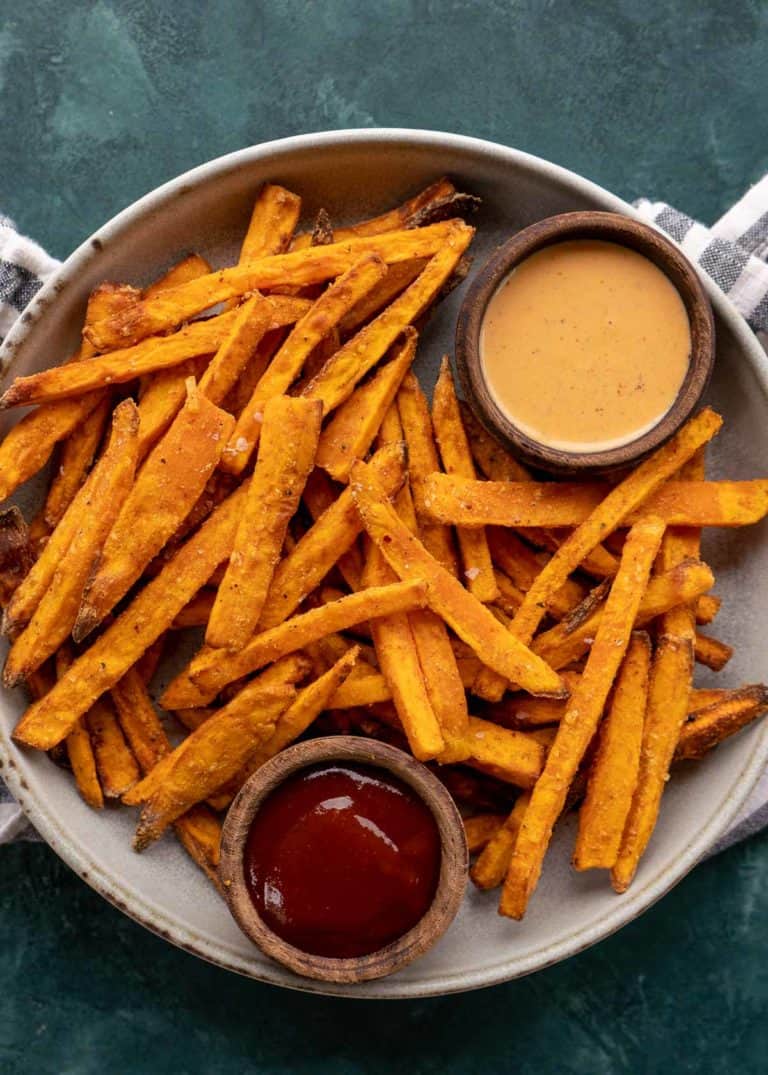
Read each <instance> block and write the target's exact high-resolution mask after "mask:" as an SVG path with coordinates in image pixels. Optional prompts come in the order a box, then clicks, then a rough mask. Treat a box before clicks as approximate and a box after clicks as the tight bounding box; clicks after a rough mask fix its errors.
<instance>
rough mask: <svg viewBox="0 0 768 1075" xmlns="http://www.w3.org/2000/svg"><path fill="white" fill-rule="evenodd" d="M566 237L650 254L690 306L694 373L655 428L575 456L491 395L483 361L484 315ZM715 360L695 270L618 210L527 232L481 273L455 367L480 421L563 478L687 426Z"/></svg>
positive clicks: (464, 313) (465, 310) (610, 463)
mask: <svg viewBox="0 0 768 1075" xmlns="http://www.w3.org/2000/svg"><path fill="white" fill-rule="evenodd" d="M566 239H602V240H604V241H606V242H613V243H619V244H621V245H623V246H627V247H630V248H631V249H633V250H636V251H637V252H638V253H639V254H643V255H645V257H647V258H648V259H649V260H650V261H652V262H653V263H654V264H655V265H656V266H657V267H658V268H659V269H661V270H662V272H664V273H665V274H666V276H667V277H668V278H669V279H670V280H671V282H672V283H673V284H674V286H675V287H676V288H677V291H678V293H679V294H680V297H681V298H682V300H683V303H684V305H685V309H686V312H687V314H688V320H689V323H690V330H691V356H690V362H689V366H688V372H687V373H686V375H685V379H684V381H683V383H682V386H681V388H680V391H679V393H678V395H677V398H676V399H675V401H674V403H673V404H672V406H671V407H670V409H669V411H667V413H666V414H665V415H664V417H663V418H662V419H661V420H660V421H659V422H658V424H657V425H655V426H654V427H653V428H652V429H650V430H648V431H647V432H646V433H644V434H642V435H641V436H639V437H637V439H635V440H633V441H630V442H629V443H628V444H622V445H620V446H619V447H614V448H608V449H605V450H603V451H593V452H575V451H564V450H563V449H559V448H553V447H550V446H549V445H546V444H543V443H541V442H539V441H537V440H534V439H533V438H531V437H530V436H528V435H527V434H526V433H523V432H522V431H521V430H520V429H518V428H517V426H515V424H514V423H513V422H512V421H511V420H510V419H509V418H508V416H507V415H506V414H505V413H504V412H503V411H502V410H501V408H500V407H499V405H498V404H497V403H496V401H495V400H494V398H493V396H492V395H491V393H490V391H489V389H488V386H487V384H486V381H485V377H484V374H483V369H482V363H481V359H480V333H481V329H482V323H483V318H484V316H485V311H486V308H487V306H488V303H489V302H490V300H491V298H492V297H493V295H494V294H495V292H496V290H497V288H498V287H499V286H500V284H501V283H502V282H503V281H504V279H505V278H506V277H507V275H508V274H509V273H510V271H511V270H512V269H514V268H515V266H516V265H518V264H519V263H520V262H521V261H523V260H524V259H525V258H527V257H529V256H530V255H531V254H534V253H536V251H537V250H541V249H542V248H543V247H545V246H551V245H552V244H554V243H558V242H563V241H564V240H566ZM714 358H715V326H714V320H713V317H712V309H711V307H710V304H709V300H708V299H707V296H706V294H705V292H704V289H703V287H702V285H701V283H700V281H699V278H698V276H697V275H696V271H695V270H694V269H693V267H692V266H691V264H690V262H689V261H688V259H687V258H686V257H685V256H684V255H683V254H682V253H681V252H680V250H679V249H678V248H677V247H676V246H674V245H673V244H672V243H671V242H670V241H669V240H667V239H665V238H664V236H663V235H661V234H659V232H657V231H655V230H654V229H653V228H651V227H649V226H648V225H647V224H641V223H640V222H639V221H637V220H633V219H631V218H630V217H625V216H621V215H620V214H618V213H600V212H583V213H561V214H560V215H558V216H552V217H547V219H546V220H540V221H539V222H538V223H536V224H532V225H531V226H530V227H528V228H525V229H524V230H523V231H521V232H518V233H517V235H515V236H513V237H512V238H511V239H510V240H509V242H506V243H504V245H503V246H501V247H499V249H498V250H497V251H496V253H495V254H493V255H492V256H491V258H490V259H489V260H488V261H487V262H486V264H485V265H484V266H483V267H482V268H481V269H480V271H479V272H478V273H477V274H476V276H475V278H474V280H473V282H472V284H471V286H470V287H469V290H468V291H467V294H466V298H465V299H464V302H463V304H462V307H461V310H460V312H459V317H458V321H457V324H456V364H457V366H458V371H459V377H460V380H461V383H462V387H463V389H464V394H465V396H466V398H467V401H468V403H469V404H470V406H471V408H472V410H473V411H474V413H475V415H476V416H477V418H478V420H479V421H480V422H481V423H482V424H483V425H484V426H485V428H486V429H487V430H488V431H489V433H492V434H493V435H494V436H495V437H496V438H497V439H498V440H500V441H501V442H502V444H504V445H505V446H506V447H507V448H508V449H509V450H510V451H512V452H513V453H514V454H515V455H517V456H518V457H520V458H521V459H522V460H523V461H524V462H526V463H528V464H530V465H531V466H533V467H537V468H539V469H541V470H545V471H549V472H550V473H552V474H557V475H561V476H563V477H569V476H570V477H579V476H580V475H588V474H592V475H595V474H603V473H606V474H607V473H611V472H612V471H618V470H622V469H624V468H626V467H629V466H631V465H633V464H635V463H638V462H640V460H642V459H643V458H645V456H647V455H649V454H650V453H651V452H653V451H655V449H656V448H659V447H660V446H661V445H662V444H664V442H665V441H667V440H669V438H670V437H671V436H672V435H673V434H674V433H675V432H676V431H677V430H678V429H679V428H680V426H681V425H682V424H683V423H684V422H685V421H686V419H688V418H689V417H690V416H691V414H692V413H693V411H694V410H695V409H696V407H697V406H698V404H699V402H700V400H701V397H702V395H703V393H704V391H705V389H706V387H707V384H708V382H709V378H710V374H711V372H712V367H713V364H714Z"/></svg>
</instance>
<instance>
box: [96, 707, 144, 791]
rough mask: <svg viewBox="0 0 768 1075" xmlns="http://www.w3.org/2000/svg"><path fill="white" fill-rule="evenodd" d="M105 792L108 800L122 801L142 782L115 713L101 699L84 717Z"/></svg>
mask: <svg viewBox="0 0 768 1075" xmlns="http://www.w3.org/2000/svg"><path fill="white" fill-rule="evenodd" d="M85 724H86V727H87V728H88V733H89V735H90V739H91V745H92V746H93V756H94V758H95V760H96V769H97V771H98V774H99V781H100V783H101V788H102V791H103V792H104V796H105V797H106V798H107V799H119V798H120V796H121V795H123V794H125V792H127V791H128V790H129V789H130V788H132V787H133V785H134V784H135V783H136V781H137V780H138V779H139V767H138V765H137V764H136V759H135V758H134V756H133V754H132V753H131V750H130V747H129V746H128V744H127V743H126V741H125V737H124V735H123V733H122V730H121V728H120V725H119V724H118V721H117V717H116V716H115V711H114V709H113V708H112V706H111V705H110V704H109V702H108V701H107V699H105V698H99V699H98V700H97V701H95V702H94V703H93V705H92V706H91V708H90V709H89V710H88V712H87V713H86V715H85Z"/></svg>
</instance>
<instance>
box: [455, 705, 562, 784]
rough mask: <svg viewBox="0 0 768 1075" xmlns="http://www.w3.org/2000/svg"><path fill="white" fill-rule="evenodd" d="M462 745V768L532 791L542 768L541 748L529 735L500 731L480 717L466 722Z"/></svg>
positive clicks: (498, 727)
mask: <svg viewBox="0 0 768 1075" xmlns="http://www.w3.org/2000/svg"><path fill="white" fill-rule="evenodd" d="M462 743H463V746H464V750H465V752H466V759H462V760H463V762H464V764H465V765H469V766H472V768H478V769H480V770H481V772H484V773H488V774H489V775H490V776H495V777H496V779H497V780H505V781H507V782H508V783H510V784H515V785H516V786H517V787H519V788H532V787H533V785H534V784H535V783H536V780H537V779H538V777H539V776H540V775H541V771H542V769H543V768H544V756H545V751H544V748H543V747H542V746H541V744H540V743H538V742H537V741H536V739H535V737H534V736H533V735H532V734H530V733H529V732H519V731H514V730H512V729H511V728H502V727H500V726H499V725H498V724H493V723H492V722H491V721H488V720H482V719H481V718H480V717H470V718H469V728H468V729H467V731H466V732H465V733H464V735H463V736H462Z"/></svg>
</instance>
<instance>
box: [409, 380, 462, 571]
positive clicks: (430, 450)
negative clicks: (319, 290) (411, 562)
mask: <svg viewBox="0 0 768 1075" xmlns="http://www.w3.org/2000/svg"><path fill="white" fill-rule="evenodd" d="M397 409H398V413H399V415H400V421H401V422H402V426H403V432H404V433H405V442H406V444H407V445H408V475H409V481H410V486H411V492H412V494H413V502H414V507H415V508H416V516H417V519H418V523H419V536H420V538H421V540H422V541H423V542H424V546H425V548H426V549H427V551H428V552H429V553H430V555H431V556H434V558H435V559H436V560H437V562H438V563H439V564H441V565H442V566H443V567H444V568H445V570H446V571H449V572H450V573H451V574H452V575H458V573H459V562H458V558H457V556H456V549H455V548H454V544H453V533H452V531H451V529H450V527H447V526H441V525H440V524H439V523H433V522H430V521H429V520H428V519H427V518H426V517H425V513H424V500H423V488H424V481H425V479H426V478H427V477H428V475H430V474H432V473H433V472H434V471H439V470H440V462H439V460H438V457H437V447H436V445H435V437H434V431H433V429H432V416H431V415H430V413H429V406H428V405H427V399H426V396H425V395H424V393H423V392H422V390H421V385H420V384H419V382H418V380H417V378H416V377H415V376H414V374H413V373H408V374H406V376H405V378H404V379H403V383H402V386H401V388H400V391H399V392H398V393H397Z"/></svg>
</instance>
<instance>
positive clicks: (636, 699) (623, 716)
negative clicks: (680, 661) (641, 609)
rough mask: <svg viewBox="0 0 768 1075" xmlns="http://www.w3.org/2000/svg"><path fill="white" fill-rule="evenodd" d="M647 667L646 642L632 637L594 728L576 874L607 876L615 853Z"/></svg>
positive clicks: (631, 782)
mask: <svg viewBox="0 0 768 1075" xmlns="http://www.w3.org/2000/svg"><path fill="white" fill-rule="evenodd" d="M650 667H651V640H650V638H649V637H648V635H647V634H645V633H644V632H643V633H640V632H637V633H635V634H633V635H632V638H631V639H630V643H629V647H628V648H627V654H626V656H625V658H624V662H623V664H622V666H621V669H620V670H619V674H618V677H617V679H616V685H615V688H614V692H613V700H612V701H611V705H610V708H609V709H608V712H607V714H606V716H605V719H604V720H603V722H602V724H601V727H600V743H599V746H598V750H597V755H596V757H595V760H594V762H593V763H592V767H591V770H590V773H589V778H588V782H587V793H586V796H585V798H584V803H583V805H582V807H581V810H580V811H579V832H578V836H577V837H576V849H575V851H574V855H573V865H574V867H575V868H576V869H577V870H589V869H598V868H600V869H605V870H610V868H611V867H612V866H613V864H614V863H615V861H616V857H617V855H618V853H619V846H620V844H621V836H622V833H623V832H624V823H625V822H626V820H627V815H628V814H629V809H630V806H631V805H632V796H633V794H634V791H635V787H636V786H637V778H638V772H639V768H640V749H641V745H642V740H643V721H644V719H645V707H646V702H647V700H648V677H649V672H650Z"/></svg>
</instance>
